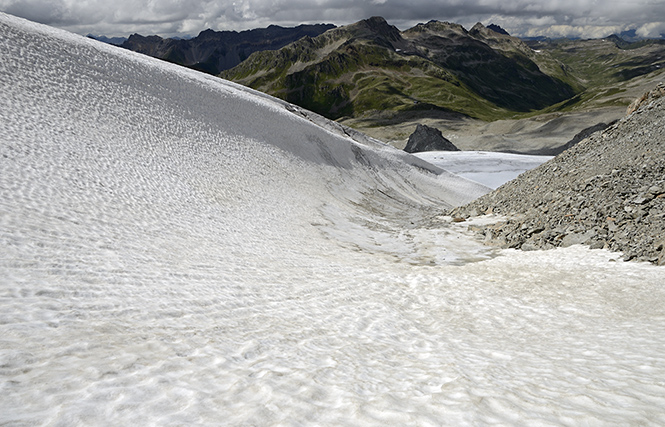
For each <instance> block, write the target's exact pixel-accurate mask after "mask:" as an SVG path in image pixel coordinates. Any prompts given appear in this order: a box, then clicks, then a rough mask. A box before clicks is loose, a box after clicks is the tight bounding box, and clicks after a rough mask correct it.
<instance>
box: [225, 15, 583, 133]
mask: <svg viewBox="0 0 665 427" xmlns="http://www.w3.org/2000/svg"><path fill="white" fill-rule="evenodd" d="M474 28H475V29H476V31H475V34H477V37H478V38H474V33H469V32H467V31H466V30H464V29H463V28H461V27H460V26H455V25H454V24H448V23H439V22H431V23H428V24H422V25H419V26H417V27H414V28H413V29H411V30H408V31H406V32H404V33H402V32H400V31H399V30H398V29H397V28H395V27H393V26H390V25H388V24H387V23H386V22H385V20H383V18H371V19H368V20H364V21H360V22H358V23H356V24H353V25H349V26H346V27H341V28H336V29H333V30H329V31H327V32H326V33H324V34H322V35H320V36H318V37H316V38H304V39H301V40H300V41H298V42H295V43H293V44H291V45H289V46H286V47H284V48H282V49H280V50H278V51H264V52H259V53H256V54H253V55H251V56H250V57H249V58H248V59H247V60H246V61H244V62H243V63H241V64H240V65H239V66H237V67H235V68H233V69H231V70H228V71H226V72H223V73H222V74H221V77H224V78H227V79H230V80H233V81H236V82H239V83H241V84H244V85H247V86H250V87H252V88H255V89H258V90H261V91H264V92H267V93H270V94H272V95H275V96H278V97H280V98H283V99H286V100H288V101H290V102H293V103H295V104H298V105H300V106H302V107H305V108H307V109H310V110H313V111H315V112H318V113H320V114H322V115H324V116H326V117H329V118H331V119H340V118H342V117H355V118H358V117H372V116H376V115H385V114H386V112H390V113H392V114H394V115H400V114H405V113H410V112H422V114H428V113H427V112H439V113H440V112H449V113H460V114H463V115H467V116H470V117H474V118H478V119H482V120H495V119H498V118H502V117H506V116H510V115H512V114H515V113H525V112H529V111H533V110H538V109H541V108H544V107H547V106H549V105H551V104H554V103H557V102H560V101H563V100H565V99H568V98H570V97H571V96H573V95H574V94H575V89H574V88H573V87H572V86H571V85H570V84H569V83H567V82H565V81H563V79H560V78H558V77H557V76H550V75H547V74H545V73H543V72H542V71H541V70H540V68H539V66H538V64H537V63H536V62H534V61H533V60H532V59H531V58H530V57H529V56H528V55H526V54H525V53H524V51H528V50H530V49H529V48H528V47H526V46H519V48H514V47H510V46H509V43H507V42H506V41H505V40H504V46H503V49H498V48H493V47H491V46H490V45H489V44H487V43H486V42H485V41H483V40H481V39H480V38H481V35H482V37H483V38H484V39H485V40H488V39H491V38H492V37H495V36H494V35H493V34H492V33H494V32H493V31H491V30H488V29H485V28H484V27H482V26H480V27H478V26H477V28H476V27H474ZM494 34H495V35H496V36H497V40H498V39H499V37H498V36H501V37H500V38H507V39H509V40H512V42H513V43H514V44H519V43H521V42H519V41H518V40H517V39H514V38H512V37H510V36H505V35H500V34H499V33H494ZM498 43H499V42H498V41H497V43H496V44H498ZM550 62H555V61H554V60H550Z"/></svg>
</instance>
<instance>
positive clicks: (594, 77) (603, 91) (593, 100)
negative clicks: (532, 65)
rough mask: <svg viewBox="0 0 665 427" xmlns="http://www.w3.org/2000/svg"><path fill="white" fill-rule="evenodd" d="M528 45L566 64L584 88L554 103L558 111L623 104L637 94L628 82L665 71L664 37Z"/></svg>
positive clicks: (642, 79) (613, 37) (634, 83)
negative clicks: (657, 38) (562, 102)
mask: <svg viewBox="0 0 665 427" xmlns="http://www.w3.org/2000/svg"><path fill="white" fill-rule="evenodd" d="M530 45H531V47H532V48H533V49H535V50H539V51H542V52H545V53H548V54H549V56H551V57H552V58H555V59H556V60H557V61H559V62H560V63H563V64H565V67H566V69H567V70H569V75H571V76H574V78H575V79H576V81H577V83H576V85H577V86H579V87H582V88H583V89H582V90H580V91H579V93H578V95H576V96H575V97H573V98H572V99H570V100H568V101H567V102H565V103H564V104H562V105H557V106H556V109H557V110H558V111H576V110H588V109H590V108H599V107H605V106H625V105H627V104H628V103H630V101H632V100H633V98H634V97H635V96H636V94H635V93H634V91H631V90H630V87H631V86H635V85H639V84H640V82H642V81H644V80H650V79H652V78H654V77H656V78H657V76H659V75H660V76H662V74H663V71H665V41H663V40H644V41H640V42H635V43H629V42H626V41H625V40H623V39H621V38H620V37H618V36H615V35H613V36H610V37H608V38H605V39H592V40H555V41H544V42H533V43H531V44H530ZM661 78H662V77H661ZM574 84H575V83H574ZM641 90H642V89H641Z"/></svg>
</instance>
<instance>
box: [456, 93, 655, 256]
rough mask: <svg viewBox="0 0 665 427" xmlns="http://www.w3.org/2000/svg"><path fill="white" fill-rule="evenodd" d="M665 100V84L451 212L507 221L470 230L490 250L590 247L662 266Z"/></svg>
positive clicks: (464, 216)
mask: <svg viewBox="0 0 665 427" xmlns="http://www.w3.org/2000/svg"><path fill="white" fill-rule="evenodd" d="M664 95H665V85H663V84H662V83H661V84H659V85H658V87H657V88H656V89H655V90H653V91H651V92H649V93H647V94H645V95H644V96H643V97H642V98H640V99H639V100H638V101H637V102H636V103H635V105H633V106H631V108H630V109H629V114H628V115H627V116H626V117H624V118H623V119H621V120H619V121H618V122H617V123H615V124H613V125H612V126H610V127H608V128H607V129H606V130H604V131H602V132H597V133H594V134H592V135H591V136H590V137H589V138H587V139H585V140H583V141H582V142H580V143H579V144H577V145H575V146H574V147H572V148H570V149H569V150H567V151H565V152H563V153H562V154H560V155H559V156H557V157H555V158H554V159H552V160H550V161H548V162H546V163H544V164H543V165H541V166H539V167H538V168H536V169H533V170H530V171H528V172H525V173H524V174H522V175H520V176H519V177H518V178H517V179H515V180H513V181H511V182H508V183H506V184H504V185H503V186H501V187H499V188H498V189H497V190H495V191H494V192H492V193H489V194H487V195H485V196H483V197H481V198H479V199H477V200H475V201H474V202H472V203H470V204H468V205H465V206H462V207H459V208H455V209H453V210H451V211H450V212H449V214H450V215H451V216H452V217H453V218H455V220H456V221H462V220H463V219H465V218H468V217H470V216H478V215H483V214H498V215H500V216H501V217H503V218H504V220H501V221H499V222H496V223H494V224H491V225H486V226H479V227H474V229H473V230H472V231H475V232H476V234H477V235H478V237H479V238H481V239H483V240H484V241H485V242H486V243H487V244H490V245H497V246H500V247H504V248H519V249H522V250H536V249H549V248H554V247H558V246H563V247H566V246H570V245H574V244H586V245H589V246H590V247H591V248H606V249H609V250H612V251H620V252H623V258H624V259H625V260H638V261H649V262H652V263H656V264H658V265H665V157H664V156H663V149H664V148H665V96H664Z"/></svg>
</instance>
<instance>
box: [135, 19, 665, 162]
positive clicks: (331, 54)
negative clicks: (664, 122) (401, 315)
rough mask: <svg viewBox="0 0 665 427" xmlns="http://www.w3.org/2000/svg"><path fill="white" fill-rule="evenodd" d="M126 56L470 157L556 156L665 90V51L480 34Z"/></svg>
mask: <svg viewBox="0 0 665 427" xmlns="http://www.w3.org/2000/svg"><path fill="white" fill-rule="evenodd" d="M123 47H125V48H128V49H130V50H134V51H138V52H142V53H146V54H149V55H151V56H155V57H158V58H162V59H165V60H168V61H170V62H175V63H178V64H181V65H185V66H188V67H191V68H195V69H198V70H201V71H205V72H208V73H211V74H217V73H218V71H219V74H218V75H219V76H220V77H222V78H225V79H228V80H231V81H234V82H237V83H240V84H243V85H245V86H249V87H251V88H254V89H257V90H259V91H262V92H265V93H268V94H270V95H273V96H276V97H278V98H281V99H284V100H286V101H289V102H291V103H293V104H296V105H299V106H301V107H303V108H306V109H308V110H311V111H314V112H316V113H319V114H321V115H323V116H325V117H326V118H329V119H333V120H336V121H338V122H340V123H343V124H345V125H348V126H350V127H352V128H355V129H357V130H360V131H362V132H364V133H366V134H368V135H370V136H372V137H375V138H378V139H380V140H382V141H385V142H388V143H390V144H391V145H394V146H396V147H398V148H403V147H404V146H405V145H406V142H407V139H408V137H409V135H410V134H412V133H413V132H414V130H415V129H416V127H417V125H418V124H425V125H429V126H431V127H434V128H437V129H439V130H441V131H442V132H443V134H444V136H445V137H446V138H448V139H449V140H451V141H452V142H453V143H454V144H455V145H456V146H457V147H459V148H460V149H462V150H486V151H505V152H514V153H523V154H557V153H559V152H561V151H562V150H563V149H565V148H567V147H570V146H571V145H573V144H574V143H575V142H576V141H578V140H579V139H580V135H584V136H586V135H588V134H590V133H591V132H593V131H595V130H597V129H602V128H604V127H606V126H607V125H608V124H610V123H612V122H614V121H616V120H617V119H619V118H620V117H622V116H623V115H624V112H625V108H626V106H627V105H628V104H629V103H630V102H631V101H632V100H633V99H635V98H636V97H637V96H639V95H641V94H642V93H644V92H645V91H647V90H649V89H650V88H653V87H654V85H655V84H656V82H658V81H660V80H662V76H663V65H664V64H665V41H663V40H642V41H636V42H628V41H626V40H624V39H622V38H621V37H619V36H616V35H613V36H611V37H608V38H605V39H591V40H568V39H561V40H547V39H546V40H543V39H539V40H521V39H519V38H517V37H512V36H510V35H509V34H508V33H507V32H506V31H505V30H503V29H502V28H501V27H499V26H496V25H493V24H490V25H488V26H484V25H483V24H481V23H478V24H476V25H474V26H473V27H472V28H471V29H470V30H467V29H465V28H464V27H462V26H461V25H459V24H454V23H449V22H440V21H430V22H427V23H422V24H418V25H416V26H415V27H413V28H410V29H407V30H405V31H400V30H399V29H398V28H397V27H395V26H393V25H390V24H389V23H388V22H386V20H385V19H383V18H381V17H372V18H369V19H366V20H362V21H359V22H356V23H354V24H351V25H346V26H343V27H334V26H333V25H330V24H325V25H324V24H319V25H301V26H298V27H295V28H282V27H277V26H270V27H268V28H266V29H257V30H251V31H243V32H240V33H236V32H232V31H224V32H215V31H212V30H206V31H204V32H202V33H201V34H200V35H199V36H197V37H195V38H193V39H190V40H175V39H162V38H160V37H157V36H150V37H143V36H139V35H132V36H131V37H130V38H129V40H127V41H126V42H125V43H124V44H123Z"/></svg>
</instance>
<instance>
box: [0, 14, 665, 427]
mask: <svg viewBox="0 0 665 427" xmlns="http://www.w3.org/2000/svg"><path fill="white" fill-rule="evenodd" d="M0 52H2V58H3V61H0V87H2V94H3V96H2V97H0V115H1V117H0V118H1V121H0V126H1V127H0V242H1V245H2V255H1V256H0V306H1V307H0V308H1V309H0V381H1V382H0V393H1V395H2V399H0V424H18V425H21V424H30V425H76V424H79V425H99V424H114V425H127V424H130V423H138V424H142V425H183V424H187V425H206V424H207V425H215V424H224V425H296V424H298V425H300V424H306V425H307V424H309V425H442V424H444V425H445V424H447V425H479V424H481V425H482V424H514V425H572V424H605V423H614V424H630V423H634V424H654V425H657V424H663V423H665V415H664V414H663V410H662V408H663V407H665V384H664V383H663V382H662V380H661V378H665V360H664V356H663V355H664V354H665V351H664V350H665V313H664V311H663V307H665V305H664V304H663V302H665V295H664V294H663V288H662V283H663V273H662V270H661V269H658V268H656V267H653V266H649V265H639V264H626V263H618V262H608V259H609V258H616V255H615V254H610V253H607V252H603V251H589V250H586V249H584V248H580V247H571V248H567V249H565V250H557V251H553V252H546V253H545V252H538V253H515V252H511V251H504V252H502V253H501V255H500V256H498V257H494V258H492V259H488V260H485V261H481V262H473V263H469V262H465V261H468V260H478V259H487V258H490V257H491V255H492V253H491V252H489V250H488V249H486V248H483V247H480V246H479V245H477V244H476V243H475V242H473V241H472V240H470V239H468V238H467V237H466V236H465V235H464V233H462V232H461V230H462V229H463V227H459V229H458V228H456V226H453V225H449V224H446V223H445V222H442V221H441V220H440V218H438V216H437V215H438V212H440V208H441V207H442V206H449V205H453V204H457V203H462V202H464V201H466V200H468V199H470V198H473V197H475V196H477V195H478V194H480V193H482V192H483V191H486V189H485V188H483V187H480V186H477V185H475V184H473V183H470V182H469V181H466V180H464V179H461V178H457V177H455V176H452V175H449V174H446V173H441V174H439V175H437V174H433V173H431V172H427V171H423V170H422V169H421V168H414V167H413V166H411V165H410V164H409V162H413V161H412V160H409V162H405V161H404V160H405V159H406V158H405V157H404V156H405V155H403V154H400V153H398V152H395V151H393V150H391V149H389V148H388V147H381V146H380V145H377V144H361V143H358V142H357V141H353V140H351V139H349V138H347V137H344V136H341V135H338V134H337V133H335V132H334V126H332V125H331V126H330V127H327V128H322V127H320V126H317V125H315V124H313V123H311V122H310V121H308V120H306V119H305V118H303V117H301V116H299V115H297V114H293V113H292V112H289V111H288V110H287V109H286V108H285V105H284V103H282V102H280V101H277V100H272V99H271V98H268V97H265V96H262V95H259V94H256V93H254V92H252V91H249V90H247V89H244V88H241V87H238V86H235V85H232V84H229V83H227V82H223V81H220V80H218V79H215V78H212V77H208V76H204V75H201V74H198V73H195V72H191V71H188V70H184V69H181V68H178V67H176V66H173V65H170V64H166V63H162V62H159V61H155V60H151V59H149V58H144V57H141V56H139V55H135V54H133V53H131V52H125V51H122V50H119V49H115V48H113V47H110V46H106V45H102V44H100V43H97V42H94V41H92V40H87V39H84V38H81V37H78V36H74V35H71V34H67V33H63V32H60V31H56V30H53V29H50V28H47V27H43V26H39V25H36V24H32V23H29V22H26V21H22V20H19V19H16V18H13V17H10V16H7V15H0ZM407 160H408V159H407Z"/></svg>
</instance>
